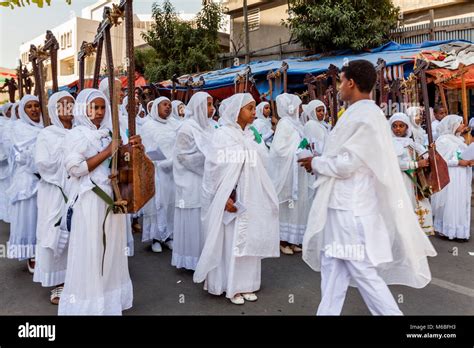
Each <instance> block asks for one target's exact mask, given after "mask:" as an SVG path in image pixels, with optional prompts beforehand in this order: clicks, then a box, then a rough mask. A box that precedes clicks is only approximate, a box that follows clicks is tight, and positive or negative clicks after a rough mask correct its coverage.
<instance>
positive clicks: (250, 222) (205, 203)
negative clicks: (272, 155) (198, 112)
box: [193, 93, 280, 283]
mask: <svg viewBox="0 0 474 348" xmlns="http://www.w3.org/2000/svg"><path fill="white" fill-rule="evenodd" d="M229 99H230V102H229V104H228V105H227V107H226V112H225V113H224V114H223V115H221V117H222V118H223V119H224V120H223V121H224V122H223V126H222V127H221V128H219V129H217V130H216V131H215V135H214V138H213V141H212V149H213V151H211V152H210V155H209V156H208V157H207V158H206V164H205V170H204V178H203V185H202V221H203V233H204V236H205V243H204V248H203V250H202V253H201V257H200V258H199V262H198V264H197V267H196V271H195V272H194V277H193V280H194V282H196V283H200V282H202V281H204V280H205V279H206V276H207V274H208V273H209V272H210V271H212V270H213V269H215V268H216V267H218V266H219V264H220V262H221V260H222V252H223V250H224V233H223V229H224V225H223V223H222V219H223V216H224V207H225V203H226V202H227V199H228V198H229V196H230V194H231V192H232V190H233V189H234V188H235V186H236V185H238V187H237V200H239V201H240V202H241V203H242V204H243V206H245V207H246V211H245V212H244V213H242V214H240V215H238V216H237V218H236V221H235V233H236V236H235V248H234V249H233V254H234V255H235V256H238V257H241V256H253V257H260V258H264V257H278V256H279V240H280V236H279V221H278V199H277V196H276V192H275V190H274V188H273V186H272V184H271V182H270V178H269V177H268V174H267V172H266V170H265V168H264V165H263V161H262V159H261V158H259V157H258V158H257V160H256V161H255V162H253V161H250V158H251V157H252V156H253V155H252V154H255V153H257V152H258V150H257V149H256V147H257V144H256V143H255V142H254V141H253V140H252V138H250V137H248V136H246V135H245V133H244V131H242V129H241V128H240V126H239V125H238V124H237V123H236V120H237V117H238V115H239V112H240V109H241V108H242V107H243V106H245V105H247V104H248V103H249V102H250V101H252V100H253V98H252V96H251V95H250V94H248V93H247V94H236V95H234V96H232V97H231V98H229ZM224 154H235V155H237V154H240V155H241V156H237V157H239V159H240V160H236V161H225V160H224V161H223V160H222V156H225V155H224Z"/></svg>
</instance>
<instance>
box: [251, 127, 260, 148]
mask: <svg viewBox="0 0 474 348" xmlns="http://www.w3.org/2000/svg"><path fill="white" fill-rule="evenodd" d="M249 128H250V129H251V130H252V132H253V136H254V137H255V139H254V140H255V142H256V143H257V144H260V143H261V142H262V135H261V134H260V133H259V132H258V130H257V129H256V128H255V127H254V126H250V127H249Z"/></svg>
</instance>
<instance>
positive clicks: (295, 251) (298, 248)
mask: <svg viewBox="0 0 474 348" xmlns="http://www.w3.org/2000/svg"><path fill="white" fill-rule="evenodd" d="M290 248H291V250H293V252H294V253H300V252H302V251H303V249H301V248H300V247H299V246H298V245H292V246H290Z"/></svg>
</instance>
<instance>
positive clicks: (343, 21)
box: [284, 0, 400, 52]
mask: <svg viewBox="0 0 474 348" xmlns="http://www.w3.org/2000/svg"><path fill="white" fill-rule="evenodd" d="M289 4H290V9H289V18H288V20H286V21H285V22H284V24H285V25H286V26H288V27H289V28H290V30H291V33H292V34H293V35H294V36H295V37H296V38H297V39H298V40H299V41H300V42H301V43H302V44H303V45H304V46H305V47H307V48H309V49H311V50H313V51H314V52H324V51H331V50H336V49H346V48H351V49H353V50H355V51H361V50H364V49H367V48H373V47H376V46H380V45H381V44H383V43H385V42H387V41H388V40H389V38H390V31H391V30H392V29H394V28H396V26H397V20H398V14H399V11H400V9H399V8H398V7H395V6H394V5H393V4H392V1H391V0H289Z"/></svg>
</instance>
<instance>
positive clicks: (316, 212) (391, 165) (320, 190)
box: [303, 100, 436, 288]
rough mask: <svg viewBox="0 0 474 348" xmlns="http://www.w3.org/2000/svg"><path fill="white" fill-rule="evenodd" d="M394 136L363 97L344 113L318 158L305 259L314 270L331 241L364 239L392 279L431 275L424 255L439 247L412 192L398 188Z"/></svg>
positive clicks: (423, 279)
mask: <svg viewBox="0 0 474 348" xmlns="http://www.w3.org/2000/svg"><path fill="white" fill-rule="evenodd" d="M391 138H392V137H391V131H390V127H389V125H388V122H387V121H386V118H385V117H384V115H383V113H382V111H381V110H380V108H379V107H377V106H376V105H375V103H374V102H373V101H371V100H361V101H358V102H356V103H354V104H352V105H351V106H350V107H349V108H348V109H347V110H346V112H345V113H344V117H342V118H341V119H339V121H338V123H337V124H336V126H335V127H334V129H333V130H332V131H331V133H330V136H329V138H328V141H327V143H326V148H325V151H324V153H323V155H322V156H320V157H316V158H315V159H313V171H316V172H317V174H318V178H317V181H316V183H315V186H316V197H315V199H314V202H313V205H312V208H311V212H310V214H309V218H308V228H307V230H306V233H305V236H304V243H303V259H304V261H305V262H306V263H308V265H309V266H310V267H311V268H313V269H314V270H316V271H320V270H321V253H322V252H325V251H326V250H328V249H327V247H326V246H327V245H329V246H330V247H331V245H334V244H333V242H335V244H336V245H337V244H344V245H357V244H360V243H362V244H363V250H364V256H366V257H367V260H369V262H370V264H371V265H372V266H373V267H375V268H376V270H377V273H378V275H379V276H380V277H381V278H382V279H383V280H384V281H385V282H386V283H387V284H405V285H408V286H412V287H416V288H420V287H423V286H425V285H426V284H427V283H428V282H429V281H430V280H431V273H430V270H429V266H428V262H427V259H426V256H435V255H436V252H435V250H434V248H433V246H432V245H431V243H430V242H429V240H428V238H427V236H426V235H425V233H424V232H423V231H422V229H421V227H420V226H419V223H418V221H417V218H416V215H415V213H414V212H413V209H412V205H411V202H410V197H409V196H408V193H407V192H406V190H404V189H400V188H401V187H402V186H404V184H403V179H402V176H401V172H400V168H399V165H398V161H397V156H396V154H395V150H394V147H393V143H392V139H391ZM348 219H349V220H348ZM344 221H351V224H349V225H348V224H347V223H344ZM354 223H358V224H361V225H362V228H363V239H362V240H360V239H357V240H355V243H354V242H353V241H352V238H354V237H355V235H354V231H353V225H354ZM329 250H331V249H329ZM332 251H333V252H334V251H335V250H334V247H332ZM336 251H337V249H336ZM344 256H345V257H344ZM347 256H348V255H342V256H340V257H338V256H337V255H336V256H334V257H338V258H341V259H347V258H348V257H347Z"/></svg>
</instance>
